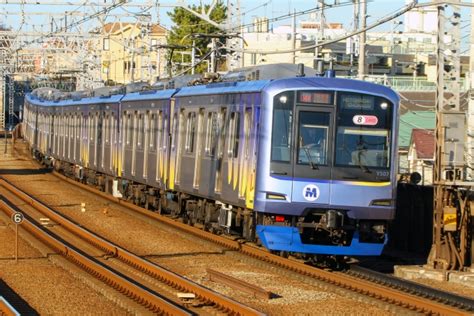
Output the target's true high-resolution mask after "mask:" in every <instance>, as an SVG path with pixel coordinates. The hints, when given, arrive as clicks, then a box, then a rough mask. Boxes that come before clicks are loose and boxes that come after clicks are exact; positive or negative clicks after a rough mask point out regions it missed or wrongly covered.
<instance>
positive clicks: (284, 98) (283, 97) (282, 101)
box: [280, 95, 288, 104]
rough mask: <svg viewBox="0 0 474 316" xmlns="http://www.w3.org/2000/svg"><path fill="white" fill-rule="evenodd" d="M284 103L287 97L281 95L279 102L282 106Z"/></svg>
mask: <svg viewBox="0 0 474 316" xmlns="http://www.w3.org/2000/svg"><path fill="white" fill-rule="evenodd" d="M286 101H288V97H287V96H286V95H282V96H281V97H280V102H281V103H283V104H285V103H286Z"/></svg>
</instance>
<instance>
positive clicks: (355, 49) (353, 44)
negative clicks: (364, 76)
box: [348, 0, 360, 72]
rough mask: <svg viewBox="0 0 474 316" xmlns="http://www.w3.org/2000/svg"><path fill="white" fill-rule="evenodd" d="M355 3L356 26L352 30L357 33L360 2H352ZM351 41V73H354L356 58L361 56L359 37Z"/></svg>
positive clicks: (356, 0)
mask: <svg viewBox="0 0 474 316" xmlns="http://www.w3.org/2000/svg"><path fill="white" fill-rule="evenodd" d="M352 1H353V3H354V12H353V14H354V16H353V21H354V22H353V23H354V26H353V28H352V31H354V32H355V31H357V30H358V29H359V9H360V8H359V0H352ZM348 40H349V45H350V46H349V49H348V51H349V53H350V56H351V72H352V65H353V64H354V56H358V55H359V44H358V43H357V42H358V41H357V37H356V36H352V37H351V38H349V39H348Z"/></svg>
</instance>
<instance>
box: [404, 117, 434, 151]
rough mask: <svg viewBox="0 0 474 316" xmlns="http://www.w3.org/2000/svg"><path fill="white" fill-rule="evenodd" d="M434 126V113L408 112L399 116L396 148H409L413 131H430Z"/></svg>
mask: <svg viewBox="0 0 474 316" xmlns="http://www.w3.org/2000/svg"><path fill="white" fill-rule="evenodd" d="M435 126H436V117H435V112H434V111H410V112H407V113H405V114H403V115H401V116H400V128H399V133H398V146H399V147H400V148H408V146H410V140H411V134H412V130H413V129H421V130H427V129H428V130H432V129H434V128H435Z"/></svg>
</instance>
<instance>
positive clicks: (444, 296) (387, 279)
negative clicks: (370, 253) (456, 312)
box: [345, 265, 474, 312]
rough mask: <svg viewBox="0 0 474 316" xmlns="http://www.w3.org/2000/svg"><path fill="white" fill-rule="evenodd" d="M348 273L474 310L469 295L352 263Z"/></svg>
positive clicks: (466, 309) (472, 301) (450, 304)
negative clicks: (429, 285)
mask: <svg viewBox="0 0 474 316" xmlns="http://www.w3.org/2000/svg"><path fill="white" fill-rule="evenodd" d="M345 273H346V274H348V275H351V276H354V277H357V278H362V279H366V280H369V281H371V282H374V283H378V284H382V285H384V286H387V287H391V288H394V289H397V290H401V291H404V292H407V293H411V294H413V295H416V296H419V297H426V298H429V299H431V300H434V301H439V302H442V303H443V304H446V305H449V306H454V307H457V308H460V309H462V310H465V311H468V312H474V300H473V299H471V298H468V297H464V296H459V295H454V294H451V293H446V292H443V291H440V290H437V289H434V288H431V287H428V286H425V285H422V284H419V283H415V282H411V281H408V280H403V279H400V278H397V277H395V276H392V275H387V274H383V273H380V272H377V271H373V270H370V269H366V268H363V267H360V266H357V265H352V266H351V268H350V269H349V270H347V271H346V272H345Z"/></svg>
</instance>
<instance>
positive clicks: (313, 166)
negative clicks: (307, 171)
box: [300, 137, 319, 170]
mask: <svg viewBox="0 0 474 316" xmlns="http://www.w3.org/2000/svg"><path fill="white" fill-rule="evenodd" d="M300 148H301V149H303V150H304V152H305V154H306V158H308V163H309V166H310V167H311V169H313V170H319V167H318V165H317V164H316V163H315V162H314V161H313V158H312V157H311V153H310V151H309V147H308V145H305V144H304V142H303V137H300Z"/></svg>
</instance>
